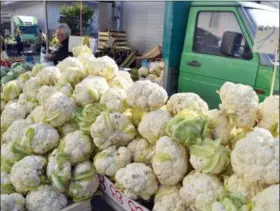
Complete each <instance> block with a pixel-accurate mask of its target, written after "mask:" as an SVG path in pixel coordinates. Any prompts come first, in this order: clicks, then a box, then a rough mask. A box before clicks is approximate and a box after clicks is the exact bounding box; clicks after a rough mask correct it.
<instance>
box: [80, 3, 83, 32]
mask: <svg viewBox="0 0 280 211" xmlns="http://www.w3.org/2000/svg"><path fill="white" fill-rule="evenodd" d="M80 36H83V0H81V6H80Z"/></svg>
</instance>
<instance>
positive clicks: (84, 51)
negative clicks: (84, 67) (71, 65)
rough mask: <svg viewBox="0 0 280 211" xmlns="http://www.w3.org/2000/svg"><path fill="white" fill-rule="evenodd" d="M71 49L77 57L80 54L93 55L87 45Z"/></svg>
mask: <svg viewBox="0 0 280 211" xmlns="http://www.w3.org/2000/svg"><path fill="white" fill-rule="evenodd" d="M72 51H73V55H74V56H75V57H78V56H80V55H93V52H92V50H91V49H90V48H89V47H88V46H87V45H81V46H77V47H74V48H73V50H72Z"/></svg>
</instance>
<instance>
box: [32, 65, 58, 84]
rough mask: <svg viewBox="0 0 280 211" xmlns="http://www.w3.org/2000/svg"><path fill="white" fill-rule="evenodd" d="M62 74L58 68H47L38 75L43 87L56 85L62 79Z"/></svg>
mask: <svg viewBox="0 0 280 211" xmlns="http://www.w3.org/2000/svg"><path fill="white" fill-rule="evenodd" d="M60 76H61V72H60V70H59V69H58V68H57V67H52V66H49V67H45V68H44V69H42V70H41V71H40V72H39V73H38V74H37V77H38V78H39V82H40V84H41V85H54V84H55V83H56V82H57V81H58V80H59V78H60Z"/></svg>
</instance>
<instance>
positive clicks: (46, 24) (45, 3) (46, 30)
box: [44, 0, 49, 53]
mask: <svg viewBox="0 0 280 211" xmlns="http://www.w3.org/2000/svg"><path fill="white" fill-rule="evenodd" d="M47 3H48V2H47V0H45V1H44V6H45V8H44V9H45V34H46V53H48V49H49V39H48V37H49V36H48V28H49V27H48V7H47Z"/></svg>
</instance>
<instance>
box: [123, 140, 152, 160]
mask: <svg viewBox="0 0 280 211" xmlns="http://www.w3.org/2000/svg"><path fill="white" fill-rule="evenodd" d="M127 148H128V149H129V150H130V152H131V154H132V160H133V161H134V162H136V163H144V164H146V165H150V164H151V163H152V157H153V156H154V154H155V150H154V146H153V145H151V144H150V143H149V142H148V141H147V140H146V139H143V138H138V139H134V140H133V141H132V142H130V143H129V144H128V146H127Z"/></svg>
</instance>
